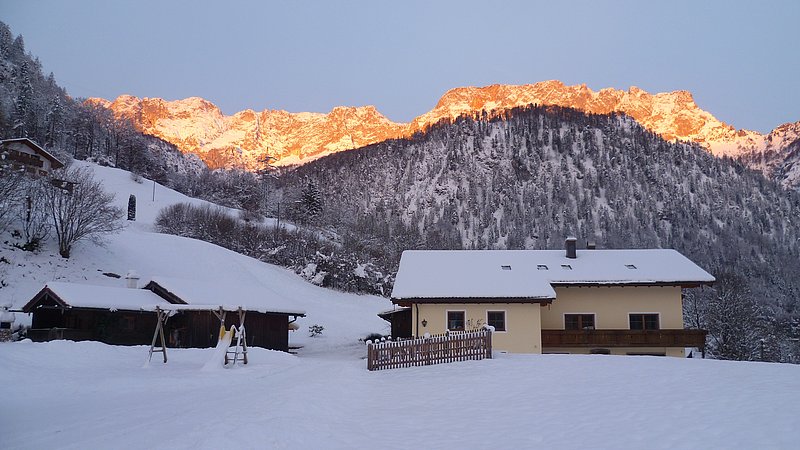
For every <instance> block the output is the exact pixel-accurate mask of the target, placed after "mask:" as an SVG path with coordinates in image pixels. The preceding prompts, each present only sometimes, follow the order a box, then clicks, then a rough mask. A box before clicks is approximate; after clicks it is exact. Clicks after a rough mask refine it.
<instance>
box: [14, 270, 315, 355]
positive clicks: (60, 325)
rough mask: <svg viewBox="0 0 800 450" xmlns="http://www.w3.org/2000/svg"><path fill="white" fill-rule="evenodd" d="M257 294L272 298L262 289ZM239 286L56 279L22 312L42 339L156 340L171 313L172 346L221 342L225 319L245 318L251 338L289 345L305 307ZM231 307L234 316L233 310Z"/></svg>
mask: <svg viewBox="0 0 800 450" xmlns="http://www.w3.org/2000/svg"><path fill="white" fill-rule="evenodd" d="M252 291H253V292H251V294H252V295H257V296H258V297H255V298H256V299H261V298H262V297H264V295H265V294H264V293H263V292H255V291H256V290H255V289H253V290H252ZM241 300H244V299H243V298H241V297H237V296H236V293H235V292H226V291H225V290H224V289H222V288H218V287H215V286H213V285H210V284H203V283H197V282H194V281H190V280H178V279H165V278H160V279H158V280H156V279H154V280H152V281H150V282H149V283H147V285H146V286H145V288H143V289H136V288H118V287H105V286H92V285H84V284H76V283H62V282H51V283H48V284H47V285H46V286H45V287H44V288H42V290H41V291H39V292H38V293H37V294H36V295H35V296H34V297H33V298H32V299H31V300H30V301H29V302H28V303H26V304H25V306H23V307H22V311H23V312H26V313H31V314H32V315H33V319H32V326H31V329H30V330H29V331H28V337H29V338H31V339H32V340H34V341H48V340H54V339H68V340H74V341H84V340H92V341H99V342H104V343H107V344H116V345H145V344H150V342H151V340H152V338H153V334H154V331H155V329H156V323H157V321H158V316H157V313H156V308H159V309H161V310H164V311H167V312H169V314H170V317H169V319H168V320H167V323H166V326H165V335H166V336H167V340H168V343H167V344H168V346H169V347H183V348H188V347H195V348H206V347H213V346H215V345H216V343H217V339H218V337H219V327H220V325H221V320H220V318H222V322H224V323H225V326H226V327H227V328H229V327H230V326H231V325H239V317H240V316H239V315H238V314H232V313H233V312H237V313H238V312H239V310H241V311H242V312H243V313H244V317H245V328H246V329H247V341H248V342H247V344H248V345H249V346H252V347H263V348H268V349H271V350H280V351H288V350H289V329H290V324H291V323H292V322H293V321H294V320H296V319H297V318H298V317H304V316H305V312H303V311H299V310H297V309H291V308H285V307H281V306H280V305H277V306H275V307H271V306H270V305H269V303H268V302H267V301H264V300H262V301H254V300H249V301H248V302H249V303H251V304H255V305H256V306H247V305H244V304H243V302H241ZM226 313H231V314H226Z"/></svg>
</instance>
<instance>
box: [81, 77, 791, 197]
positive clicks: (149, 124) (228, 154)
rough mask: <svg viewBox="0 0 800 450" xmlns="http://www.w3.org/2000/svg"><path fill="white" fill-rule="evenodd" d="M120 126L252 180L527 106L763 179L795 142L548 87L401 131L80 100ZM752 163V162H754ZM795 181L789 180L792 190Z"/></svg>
mask: <svg viewBox="0 0 800 450" xmlns="http://www.w3.org/2000/svg"><path fill="white" fill-rule="evenodd" d="M87 101H88V102H93V103H96V104H98V105H101V106H104V107H106V108H109V109H111V110H112V111H113V112H114V114H115V115H116V116H117V117H124V118H128V119H130V120H131V121H132V123H133V124H134V126H136V127H137V128H138V129H139V130H140V131H142V132H144V133H146V134H151V135H154V136H157V137H159V138H161V139H164V140H166V141H168V142H170V143H172V144H174V145H176V146H177V147H178V148H180V149H181V150H182V151H184V152H186V153H194V154H196V155H198V156H199V157H200V158H201V159H203V160H204V161H205V162H206V163H207V164H208V165H209V166H210V167H212V168H215V167H241V168H245V169H248V170H255V169H257V168H258V167H259V165H260V164H262V160H263V156H264V155H265V154H268V155H269V156H271V157H273V158H274V163H275V164H277V165H293V164H303V163H305V162H308V161H311V160H313V159H316V158H319V157H322V156H325V155H328V154H331V153H336V152H338V151H343V150H349V149H353V148H359V147H363V146H366V145H370V144H375V143H378V142H382V141H385V140H388V139H393V138H403V137H409V136H411V135H413V134H414V133H417V132H421V131H424V130H426V129H427V128H428V127H430V126H431V125H434V124H436V123H438V122H440V121H442V120H453V119H455V118H457V117H459V116H462V115H472V116H475V115H479V114H482V112H483V111H486V112H487V113H488V114H497V113H502V112H503V111H507V110H510V109H512V108H516V107H520V106H525V105H529V104H540V105H547V106H561V107H570V108H575V109H578V110H581V111H584V112H587V113H593V114H610V113H624V114H627V115H629V116H631V117H632V118H633V119H634V120H636V121H637V122H638V123H640V124H641V125H642V126H644V127H645V128H646V129H648V130H650V131H652V132H654V133H656V134H658V135H660V136H662V137H663V138H664V139H666V140H668V141H676V140H686V141H692V142H695V143H698V144H700V145H701V146H703V147H704V148H706V149H707V150H708V151H710V152H711V153H712V154H714V155H715V156H730V157H747V156H749V157H750V158H755V156H754V155H763V154H769V155H770V157H771V160H770V162H769V163H768V164H762V165H761V166H760V168H761V170H763V171H765V175H767V176H772V175H773V174H772V173H767V171H769V170H773V171H774V169H775V168H776V167H778V166H780V165H781V163H782V159H781V156H783V155H782V152H781V151H780V150H781V149H783V148H785V147H787V146H788V145H790V144H791V143H793V142H795V141H797V140H798V139H800V121H799V122H796V123H791V122H790V123H786V124H782V125H779V126H778V127H776V128H775V129H774V130H772V131H771V132H770V133H768V134H761V133H759V132H757V131H752V130H746V129H736V128H735V127H733V126H731V125H729V124H726V123H724V122H722V121H720V120H718V119H717V118H716V117H714V116H713V115H712V114H711V113H710V112H708V111H705V110H703V109H701V108H700V107H699V106H698V105H697V104H696V103H695V101H694V97H693V96H692V94H691V93H690V92H688V91H682V90H679V91H673V92H666V93H656V94H650V93H648V92H647V91H644V90H642V89H640V88H638V87H636V86H631V87H630V88H629V89H628V90H627V91H623V90H618V89H614V88H604V89H600V90H599V91H593V90H592V89H590V88H588V87H587V86H586V85H585V84H580V85H572V86H567V85H565V84H564V83H562V82H560V81H557V80H550V81H542V82H539V83H535V84H525V85H503V84H493V85H489V86H484V87H457V88H453V89H450V90H448V91H447V92H445V93H444V94H443V95H442V96H441V97H440V98H439V101H438V102H437V103H436V105H435V106H434V108H433V109H431V110H430V111H428V112H426V113H424V114H422V115H420V116H418V117H416V118H414V119H413V120H411V121H410V122H408V123H398V122H393V121H391V120H390V119H388V118H387V117H385V116H384V115H383V114H381V113H380V112H379V111H378V110H377V109H376V108H375V107H374V106H372V105H366V106H359V107H351V106H338V107H335V108H333V109H332V110H331V111H330V112H328V113H313V112H300V113H291V112H288V111H284V110H270V109H265V110H262V111H260V112H259V111H254V110H252V109H246V110H243V111H239V112H237V113H234V114H233V115H229V116H226V115H224V114H223V113H222V111H221V110H220V109H219V108H218V107H217V106H216V105H214V104H213V103H211V102H209V101H208V100H205V99H202V98H200V97H189V98H187V99H183V100H174V101H167V100H163V99H160V98H146V97H145V98H141V99H140V98H138V97H133V96H130V95H122V96H120V97H117V99H115V100H114V101H108V100H104V99H97V98H91V99H88V100H87ZM755 159H757V158H755ZM798 181H800V180H790V181H787V183H785V184H794V183H795V182H798Z"/></svg>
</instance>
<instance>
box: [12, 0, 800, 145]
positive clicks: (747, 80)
mask: <svg viewBox="0 0 800 450" xmlns="http://www.w3.org/2000/svg"><path fill="white" fill-rule="evenodd" d="M489 3H490V2H486V1H472V0H459V1H417V0H404V1H401V2H383V1H340V2H339V1H337V2H332V1H302V0H296V1H233V0H232V1H225V2H220V1H204V0H200V1H185V0H178V1H160V0H155V1H154V0H137V1H113V2H109V1H106V0H73V1H69V2H66V1H58V0H0V20H2V21H3V22H5V23H7V24H8V25H9V26H10V27H11V30H12V32H13V33H14V34H22V35H23V38H24V40H25V44H26V48H27V49H28V51H29V52H31V53H32V54H34V55H35V56H37V57H39V59H40V60H41V61H42V64H43V67H44V69H45V70H46V71H47V72H50V71H52V72H53V73H54V74H55V76H56V80H57V81H58V82H59V84H61V85H62V86H64V87H65V88H66V89H67V91H68V92H69V93H70V94H71V95H73V96H76V97H103V98H107V99H113V98H116V97H117V96H118V95H121V94H131V95H135V96H138V97H161V98H165V99H169V100H175V99H181V98H186V97H192V96H198V97H203V98H205V99H207V100H209V101H211V102H213V103H214V104H216V105H217V106H219V107H220V109H222V111H223V112H224V113H225V114H233V113H235V112H237V111H240V110H242V109H247V108H251V109H254V110H263V109H284V110H287V111H291V112H300V111H314V112H327V111H330V110H331V109H332V108H333V107H335V106H340V105H348V106H360V105H375V106H376V107H377V108H378V110H379V111H381V112H382V113H383V114H384V115H386V116H387V117H388V118H390V119H392V120H394V121H398V122H407V121H410V120H411V119H412V118H414V117H416V116H418V115H420V114H423V113H425V112H427V111H428V110H430V109H431V108H433V107H434V106H435V104H436V102H437V101H438V99H439V97H441V96H442V94H444V93H445V92H446V91H447V90H448V89H451V88H454V87H460V86H485V85H490V84H495V83H501V84H527V83H535V82H538V81H544V80H552V79H558V80H561V81H563V82H564V83H566V84H570V85H571V84H581V83H585V84H586V85H587V86H588V87H590V88H591V89H594V90H599V89H602V88H605V87H613V88H617V89H623V90H627V89H628V88H629V87H630V86H638V87H639V88H641V89H644V90H646V91H648V92H651V93H656V92H670V91H675V90H687V91H690V92H691V93H692V94H693V95H694V99H695V102H696V103H697V104H698V106H700V107H701V108H703V109H705V110H707V111H709V112H711V113H712V114H713V115H714V116H716V117H717V118H718V119H720V120H722V121H723V122H726V123H729V124H731V125H733V126H735V127H736V128H746V129H751V130H757V131H761V132H767V131H769V130H771V129H772V128H774V127H776V126H778V125H780V124H782V123H786V122H796V121H800V86H798V80H800V78H798V73H800V70H799V69H800V57H798V56H799V55H800V46H799V45H798V44H800V34H798V33H797V32H796V28H797V23H796V22H797V19H798V18H800V2H798V1H794V0H787V1H759V2H749V1H748V2H745V1H733V0H728V1H683V0H679V1H664V2H656V1H647V2H642V1H600V0H593V1H559V2H544V1H504V2H496V3H498V4H497V5H490V4H489Z"/></svg>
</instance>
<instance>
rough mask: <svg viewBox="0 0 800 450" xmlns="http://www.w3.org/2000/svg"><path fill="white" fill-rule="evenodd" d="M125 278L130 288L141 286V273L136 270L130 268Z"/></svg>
mask: <svg viewBox="0 0 800 450" xmlns="http://www.w3.org/2000/svg"><path fill="white" fill-rule="evenodd" d="M125 280H127V281H128V287H129V288H130V289H137V288H138V287H139V274H138V273H136V271H135V270H133V269H131V270H129V271H128V273H127V274H126V275H125Z"/></svg>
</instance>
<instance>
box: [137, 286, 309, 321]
mask: <svg viewBox="0 0 800 450" xmlns="http://www.w3.org/2000/svg"><path fill="white" fill-rule="evenodd" d="M147 287H148V288H150V289H154V290H155V291H156V292H158V293H159V294H160V295H165V296H166V297H167V298H169V299H170V302H172V303H173V305H170V308H171V309H172V310H176V311H177V310H191V309H193V308H194V309H198V308H201V307H202V308H203V309H218V308H219V307H222V308H223V309H225V310H228V311H230V310H236V309H238V308H239V307H240V306H241V308H242V309H244V310H247V311H258V312H263V313H277V314H287V315H290V316H305V314H306V313H305V311H303V310H301V309H298V308H297V307H295V306H293V305H294V301H293V300H292V299H289V298H286V297H284V296H282V295H280V294H279V293H277V292H275V291H273V290H271V289H269V287H267V286H264V285H237V284H230V283H224V282H223V283H213V282H207V281H197V280H186V279H181V278H166V277H154V278H152V279H151V280H150V282H149V283H148V284H147ZM180 303H183V304H180ZM214 305H217V306H214Z"/></svg>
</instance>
